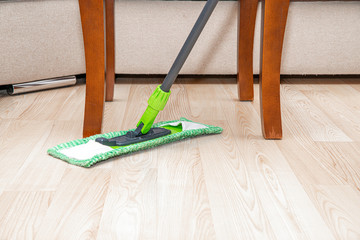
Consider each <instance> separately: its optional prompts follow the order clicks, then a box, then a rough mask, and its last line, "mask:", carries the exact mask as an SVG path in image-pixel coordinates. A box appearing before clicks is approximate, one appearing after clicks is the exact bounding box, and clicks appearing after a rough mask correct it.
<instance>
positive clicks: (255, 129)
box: [223, 85, 333, 239]
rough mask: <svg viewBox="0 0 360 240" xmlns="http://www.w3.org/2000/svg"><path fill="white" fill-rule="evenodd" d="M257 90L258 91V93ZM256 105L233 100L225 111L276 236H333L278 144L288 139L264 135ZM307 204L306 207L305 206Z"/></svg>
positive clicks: (280, 237)
mask: <svg viewBox="0 0 360 240" xmlns="http://www.w3.org/2000/svg"><path fill="white" fill-rule="evenodd" d="M223 88H224V91H225V92H230V93H231V94H232V95H234V94H235V92H234V91H233V89H230V86H229V85H224V86H223ZM257 93H258V91H255V95H256V94H257ZM231 105H232V106H231ZM253 106H254V105H253V104H252V103H238V102H233V103H231V104H230V103H229V104H227V105H226V106H225V107H224V108H223V110H224V112H225V115H226V116H227V119H228V122H229V127H230V129H231V131H232V133H233V134H234V136H235V137H234V141H235V142H236V144H237V148H238V149H239V152H240V153H239V154H240V156H241V158H242V159H244V162H245V165H246V167H247V169H248V170H249V172H250V177H251V179H252V181H253V184H254V189H256V192H257V194H258V196H259V201H260V202H261V204H262V205H263V207H264V212H265V213H266V215H267V217H268V219H269V222H270V225H271V227H272V229H273V231H274V235H275V236H276V238H277V239H319V237H325V236H326V237H327V239H332V238H333V237H332V234H331V232H330V231H329V229H328V228H327V226H326V225H325V223H324V221H323V220H322V219H321V216H320V215H319V214H318V212H317V210H316V209H315V207H314V206H312V203H311V201H310V199H309V198H308V196H307V194H306V192H305V191H304V189H303V188H302V186H301V184H300V182H299V181H298V180H297V177H296V176H295V174H294V172H293V170H292V169H291V167H290V165H289V164H288V162H287V160H286V158H285V157H284V156H283V155H282V153H281V151H280V150H279V148H278V147H277V145H276V142H283V141H284V140H282V141H269V140H264V139H263V138H262V137H261V130H260V127H259V124H258V122H259V121H258V119H259V113H258V111H259V109H255V108H254V107H253ZM244 113H246V114H244ZM293 196H294V197H293ZM304 206H306V208H302V207H304ZM299 209H306V210H300V211H299ZM309 219H310V220H309ZM313 226H316V229H317V231H314V229H315V228H314V227H313ZM320 229H321V230H320Z"/></svg>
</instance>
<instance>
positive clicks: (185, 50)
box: [160, 0, 219, 92]
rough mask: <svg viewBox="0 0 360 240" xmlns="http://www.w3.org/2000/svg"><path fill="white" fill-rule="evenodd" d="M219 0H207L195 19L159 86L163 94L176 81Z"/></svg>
mask: <svg viewBox="0 0 360 240" xmlns="http://www.w3.org/2000/svg"><path fill="white" fill-rule="evenodd" d="M218 1H219V0H208V1H207V2H206V4H205V6H204V8H203V10H202V12H201V14H200V16H199V18H198V19H197V21H196V23H195V25H194V27H193V28H192V30H191V32H190V34H189V36H188V37H187V39H186V41H185V43H184V45H183V47H182V48H181V50H180V52H179V54H178V56H177V57H176V59H175V61H174V63H173V65H172V67H171V68H170V71H169V73H168V74H167V75H166V77H165V79H164V82H163V83H162V85H161V86H160V88H161V90H163V91H164V92H169V91H170V88H171V86H172V85H173V83H174V81H175V80H176V78H177V76H178V74H179V72H180V70H181V68H182V66H183V65H184V63H185V61H186V59H187V57H188V56H189V54H190V52H191V50H192V48H193V47H194V45H195V43H196V41H197V39H198V38H199V36H200V34H201V32H202V30H203V29H204V27H205V25H206V23H207V21H208V20H209V18H210V16H211V14H212V12H213V11H214V9H215V7H216V4H217V3H218Z"/></svg>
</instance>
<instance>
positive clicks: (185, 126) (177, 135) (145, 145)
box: [48, 118, 223, 167]
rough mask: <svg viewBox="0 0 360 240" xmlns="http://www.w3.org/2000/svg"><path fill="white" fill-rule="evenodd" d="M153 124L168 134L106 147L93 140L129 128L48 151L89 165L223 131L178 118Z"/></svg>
mask: <svg viewBox="0 0 360 240" xmlns="http://www.w3.org/2000/svg"><path fill="white" fill-rule="evenodd" d="M152 127H160V128H165V129H168V130H170V131H171V134H169V135H166V136H163V137H159V138H156V139H152V140H148V141H144V142H140V143H135V144H131V145H127V146H122V147H119V146H114V147H109V146H105V145H103V144H101V143H98V142H95V139H96V138H99V137H103V138H113V137H118V136H122V135H125V134H126V133H127V132H128V131H133V129H131V130H128V131H119V132H110V133H105V134H98V135H94V136H91V137H88V138H83V139H79V140H74V141H70V142H67V143H62V144H59V145H57V146H55V147H53V148H50V149H49V150H48V154H50V155H52V156H54V157H56V158H59V159H62V160H64V161H66V162H68V163H70V164H73V165H77V166H81V167H91V166H92V165H94V164H96V163H98V162H101V161H104V160H107V159H109V158H112V157H116V156H120V155H124V154H128V153H133V152H137V151H141V150H145V149H149V148H153V147H157V146H160V145H163V144H167V143H171V142H175V141H179V140H182V139H185V138H191V137H196V136H199V135H207V134H216V133H221V132H222V130H223V129H222V128H220V127H216V126H211V125H206V124H201V123H196V122H192V121H190V120H188V119H186V118H180V120H174V121H166V122H159V123H156V124H154V125H153V126H152Z"/></svg>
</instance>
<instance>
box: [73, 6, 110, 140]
mask: <svg viewBox="0 0 360 240" xmlns="http://www.w3.org/2000/svg"><path fill="white" fill-rule="evenodd" d="M79 6H80V14H81V24H82V29H83V37H84V46H85V62H86V97H85V116H84V128H83V136H84V137H88V136H91V135H94V134H98V133H100V132H101V123H102V118H103V107H104V84H105V52H104V11H103V10H104V5H103V1H102V0H79Z"/></svg>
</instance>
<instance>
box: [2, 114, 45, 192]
mask: <svg viewBox="0 0 360 240" xmlns="http://www.w3.org/2000/svg"><path fill="white" fill-rule="evenodd" d="M51 127H52V121H36V120H33V121H28V120H14V121H12V122H11V124H10V125H9V127H8V129H7V131H6V132H5V134H4V135H3V139H4V140H3V142H2V144H1V145H0V152H1V157H0V164H1V166H2V168H0V188H5V187H6V186H7V185H8V184H10V182H11V181H12V180H13V179H14V177H15V176H16V174H17V172H18V171H19V169H20V168H21V167H22V165H23V164H24V162H25V161H26V159H27V158H28V157H29V156H32V155H34V154H36V153H37V152H38V151H39V150H40V149H41V147H42V146H43V145H44V143H45V141H46V139H47V137H48V135H49V131H50V130H51Z"/></svg>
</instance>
